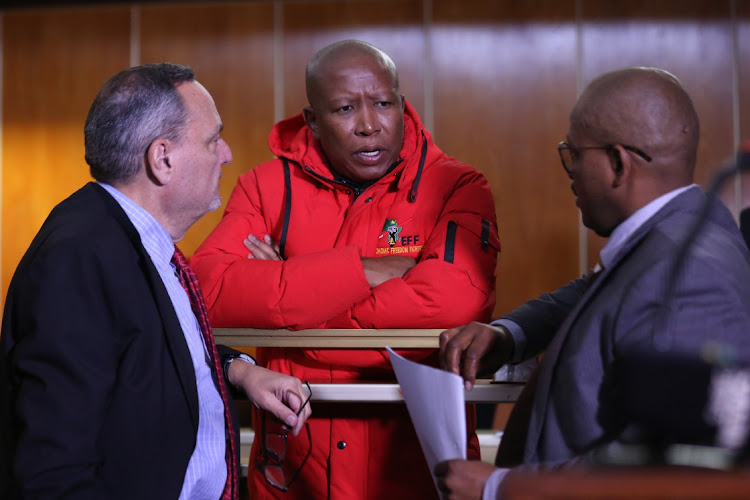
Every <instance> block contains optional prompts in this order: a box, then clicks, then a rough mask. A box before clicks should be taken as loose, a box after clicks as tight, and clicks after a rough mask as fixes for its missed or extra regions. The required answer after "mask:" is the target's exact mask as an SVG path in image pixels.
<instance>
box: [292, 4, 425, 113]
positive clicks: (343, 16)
mask: <svg viewBox="0 0 750 500" xmlns="http://www.w3.org/2000/svg"><path fill="white" fill-rule="evenodd" d="M313 20H314V21H313ZM283 30H284V36H283V39H284V47H283V54H284V56H283V57H284V86H285V99H284V108H285V110H284V111H285V115H286V116H292V115H295V114H297V113H300V112H301V111H302V108H303V107H304V106H306V105H307V97H306V95H305V66H306V65H307V62H308V61H309V60H310V58H311V57H312V56H313V54H315V52H317V51H318V50H320V49H321V48H323V47H325V46H326V45H328V44H330V43H333V42H337V41H339V40H346V39H350V38H354V39H358V40H362V41H365V42H369V43H372V44H373V45H375V46H377V47H379V48H380V49H382V50H384V51H385V52H386V53H387V54H388V55H389V56H391V58H392V59H393V61H394V62H395V63H396V67H397V68H398V70H399V77H400V81H401V92H402V93H403V94H404V95H405V96H406V99H407V100H408V101H409V102H410V103H411V104H412V106H414V108H415V109H416V110H417V112H418V113H420V115H421V114H422V113H423V112H424V100H423V85H424V82H423V72H424V69H423V65H424V61H423V54H424V38H423V34H422V2H421V1H420V0H380V1H373V0H361V1H358V0H347V1H317V2H299V1H290V2H284V3H283Z"/></svg>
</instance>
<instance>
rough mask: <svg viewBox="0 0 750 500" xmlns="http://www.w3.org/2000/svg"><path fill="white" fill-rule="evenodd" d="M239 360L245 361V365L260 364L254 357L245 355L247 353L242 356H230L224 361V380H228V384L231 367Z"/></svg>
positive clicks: (241, 354)
mask: <svg viewBox="0 0 750 500" xmlns="http://www.w3.org/2000/svg"><path fill="white" fill-rule="evenodd" d="M238 359H239V360H240V361H244V362H245V363H250V364H251V365H257V364H258V363H257V362H256V361H255V359H253V357H252V356H250V355H248V354H245V353H240V354H236V355H232V356H229V357H228V358H227V359H226V360H225V361H224V380H226V381H227V382H229V365H231V364H232V363H233V362H234V361H237V360H238Z"/></svg>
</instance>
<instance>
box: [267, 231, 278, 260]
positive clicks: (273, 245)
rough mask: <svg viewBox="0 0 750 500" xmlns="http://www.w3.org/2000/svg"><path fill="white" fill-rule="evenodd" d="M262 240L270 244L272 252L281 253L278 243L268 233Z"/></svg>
mask: <svg viewBox="0 0 750 500" xmlns="http://www.w3.org/2000/svg"><path fill="white" fill-rule="evenodd" d="M263 241H265V242H266V244H267V245H268V246H270V247H271V248H272V249H273V251H274V252H276V254H277V255H279V256H280V255H281V249H280V248H279V244H278V243H276V242H275V241H273V239H272V238H271V235H270V234H267V235H265V236H264V237H263Z"/></svg>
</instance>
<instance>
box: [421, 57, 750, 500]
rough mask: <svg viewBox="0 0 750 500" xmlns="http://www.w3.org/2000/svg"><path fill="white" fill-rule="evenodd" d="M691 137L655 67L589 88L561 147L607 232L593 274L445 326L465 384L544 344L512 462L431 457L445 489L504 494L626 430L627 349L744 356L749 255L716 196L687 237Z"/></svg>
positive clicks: (590, 223) (465, 494) (700, 202)
mask: <svg viewBox="0 0 750 500" xmlns="http://www.w3.org/2000/svg"><path fill="white" fill-rule="evenodd" d="M698 137H699V125H698V117H697V114H696V112H695V110H694V108H693V104H692V102H691V99H690V97H689V96H688V95H687V93H686V92H685V90H684V89H683V88H682V86H681V85H680V83H679V82H678V80H677V79H676V78H675V77H674V76H672V75H671V74H669V73H667V72H665V71H663V70H659V69H654V68H628V69H623V70H619V71H613V72H610V73H606V74H604V75H602V76H600V77H598V78H596V79H595V80H593V81H592V82H591V83H590V84H589V85H588V86H587V88H586V89H585V91H584V92H583V94H582V95H581V97H580V98H579V100H578V102H577V103H576V105H575V107H574V108H573V111H572V113H571V115H570V128H569V130H568V134H567V140H566V142H563V143H560V145H559V146H558V150H559V151H560V156H561V159H562V162H563V167H564V168H565V171H566V173H567V175H568V177H569V178H570V179H571V181H572V185H571V187H572V190H573V193H574V194H575V196H576V205H577V206H578V207H579V209H580V211H581V216H582V219H583V223H584V224H585V225H586V226H587V227H589V228H590V229H592V230H594V231H595V232H596V233H597V234H599V235H601V236H604V237H608V238H609V240H608V242H607V244H606V245H605V247H604V248H603V249H602V251H601V255H600V263H599V264H597V267H596V268H595V270H594V272H591V273H588V275H586V276H584V277H583V278H581V279H579V280H576V281H574V282H572V283H570V284H569V285H567V286H565V287H563V288H561V289H559V290H557V291H556V292H552V293H551V294H546V295H543V296H542V297H540V298H539V299H536V300H533V301H531V302H528V303H526V304H524V305H523V306H521V307H520V308H518V309H517V310H515V311H513V312H512V313H511V314H509V315H508V316H507V317H506V318H504V319H503V320H500V321H499V322H495V324H493V325H482V324H479V323H472V324H469V325H467V326H464V327H461V328H456V329H453V330H447V331H445V332H443V333H442V334H441V339H440V343H441V360H442V363H443V367H444V368H445V369H447V370H450V371H453V372H454V373H457V374H460V375H462V376H463V377H464V379H465V380H466V383H467V385H468V386H470V385H471V384H472V383H473V381H474V379H475V377H476V375H477V373H478V372H482V371H487V370H494V369H497V368H498V367H499V366H501V365H503V364H505V363H508V362H518V361H520V360H523V359H527V358H529V357H532V356H535V355H537V354H539V353H541V352H542V351H544V352H545V355H544V357H543V359H542V361H541V364H540V370H539V371H538V374H537V375H538V376H537V377H534V382H533V385H535V388H536V389H535V391H534V392H533V393H531V394H530V396H531V399H530V400H529V401H530V402H531V404H530V406H529V409H530V414H529V418H528V420H527V421H526V424H527V425H526V428H525V429H524V427H523V426H521V427H520V429H521V431H522V432H521V438H522V441H523V442H522V445H523V446H522V452H521V453H522V457H521V458H520V462H521V465H519V466H517V467H514V468H511V469H509V468H493V467H492V466H490V465H488V464H482V463H478V462H467V461H460V460H456V461H448V462H443V463H442V464H438V466H437V470H436V473H437V474H438V476H439V482H440V485H441V488H443V490H444V492H445V498H500V496H499V495H498V490H499V484H500V483H501V482H502V481H503V479H504V477H505V476H506V474H509V473H510V474H513V473H514V472H515V471H516V470H526V471H529V470H540V469H551V468H556V467H564V466H569V465H571V464H579V463H585V462H586V461H587V460H588V459H590V458H591V456H592V453H594V452H595V450H597V449H600V448H601V447H602V446H606V445H607V444H608V443H612V442H616V441H618V440H621V439H622V438H623V436H624V435H626V434H627V435H628V436H630V432H631V431H632V430H633V429H632V424H633V422H631V421H629V420H628V415H626V412H624V411H623V407H624V406H625V405H624V401H623V400H622V399H621V396H622V394H624V389H625V388H624V387H623V386H622V381H623V380H624V379H622V378H619V379H618V378H617V377H616V376H615V369H616V366H617V363H619V362H621V361H622V360H623V359H626V358H629V357H631V356H635V355H639V353H641V352H644V353H645V352H649V351H651V352H654V351H656V350H657V349H658V351H659V352H662V353H664V352H668V353H669V354H670V356H675V357H679V356H684V357H691V356H694V357H695V358H697V357H698V355H699V353H701V351H702V350H704V349H705V348H707V347H711V348H712V349H713V350H714V352H716V351H717V350H720V351H722V352H723V353H724V354H725V355H727V354H728V355H729V356H730V357H734V358H735V359H739V360H741V361H745V362H747V361H748V360H750V257H749V256H748V251H747V248H746V247H745V244H744V242H743V239H742V236H741V235H740V232H739V230H738V228H737V224H736V223H735V221H734V219H733V217H732V215H731V214H730V212H729V211H728V210H727V209H726V207H725V206H724V205H723V204H722V203H721V202H720V201H717V200H716V198H714V197H711V198H708V205H707V206H706V208H705V209H706V212H705V213H706V222H705V224H704V226H703V229H702V230H701V231H700V232H699V233H698V235H697V237H696V238H695V239H694V240H693V242H692V244H691V245H690V246H688V247H685V246H683V241H685V239H686V235H687V234H688V233H689V232H690V229H691V227H692V226H693V224H694V222H695V220H696V217H697V216H698V214H699V213H700V212H702V210H703V208H704V202H706V200H707V197H706V196H705V194H704V193H703V192H702V191H701V189H700V188H699V187H698V186H696V185H695V184H693V169H694V166H695V159H696V151H697V145H698ZM684 248H686V249H687V253H686V254H685V256H684V258H682V257H679V255H680V249H684ZM676 259H680V260H678V261H676ZM675 270H676V271H677V273H676V274H673V273H674V272H675ZM521 406H522V405H521V403H520V401H519V404H518V405H517V408H518V409H519V410H520V408H521ZM513 417H514V415H511V420H512V419H513ZM508 427H510V423H509V426H508ZM510 431H511V430H510V428H509V429H507V433H508V434H510ZM523 432H526V434H525V435H523ZM506 437H507V438H508V439H513V438H517V437H518V436H514V435H508V436H504V439H505V438H506ZM503 444H505V443H503ZM503 444H501V452H502V451H503ZM501 454H502V453H501ZM498 458H499V459H501V460H502V459H503V457H502V456H498Z"/></svg>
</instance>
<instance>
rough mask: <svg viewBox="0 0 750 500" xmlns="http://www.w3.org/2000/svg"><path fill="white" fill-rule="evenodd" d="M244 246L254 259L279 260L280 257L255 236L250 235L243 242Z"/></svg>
mask: <svg viewBox="0 0 750 500" xmlns="http://www.w3.org/2000/svg"><path fill="white" fill-rule="evenodd" d="M245 242H247V243H245V246H246V247H247V248H248V250H250V251H251V252H252V253H253V256H254V257H255V258H256V259H261V260H281V257H279V255H278V254H277V253H276V251H275V250H274V249H273V248H272V247H271V245H269V244H267V243H266V242H265V241H262V240H260V239H259V238H258V237H256V236H255V235H252V234H251V235H250V236H248V237H247V239H246V240H245Z"/></svg>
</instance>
